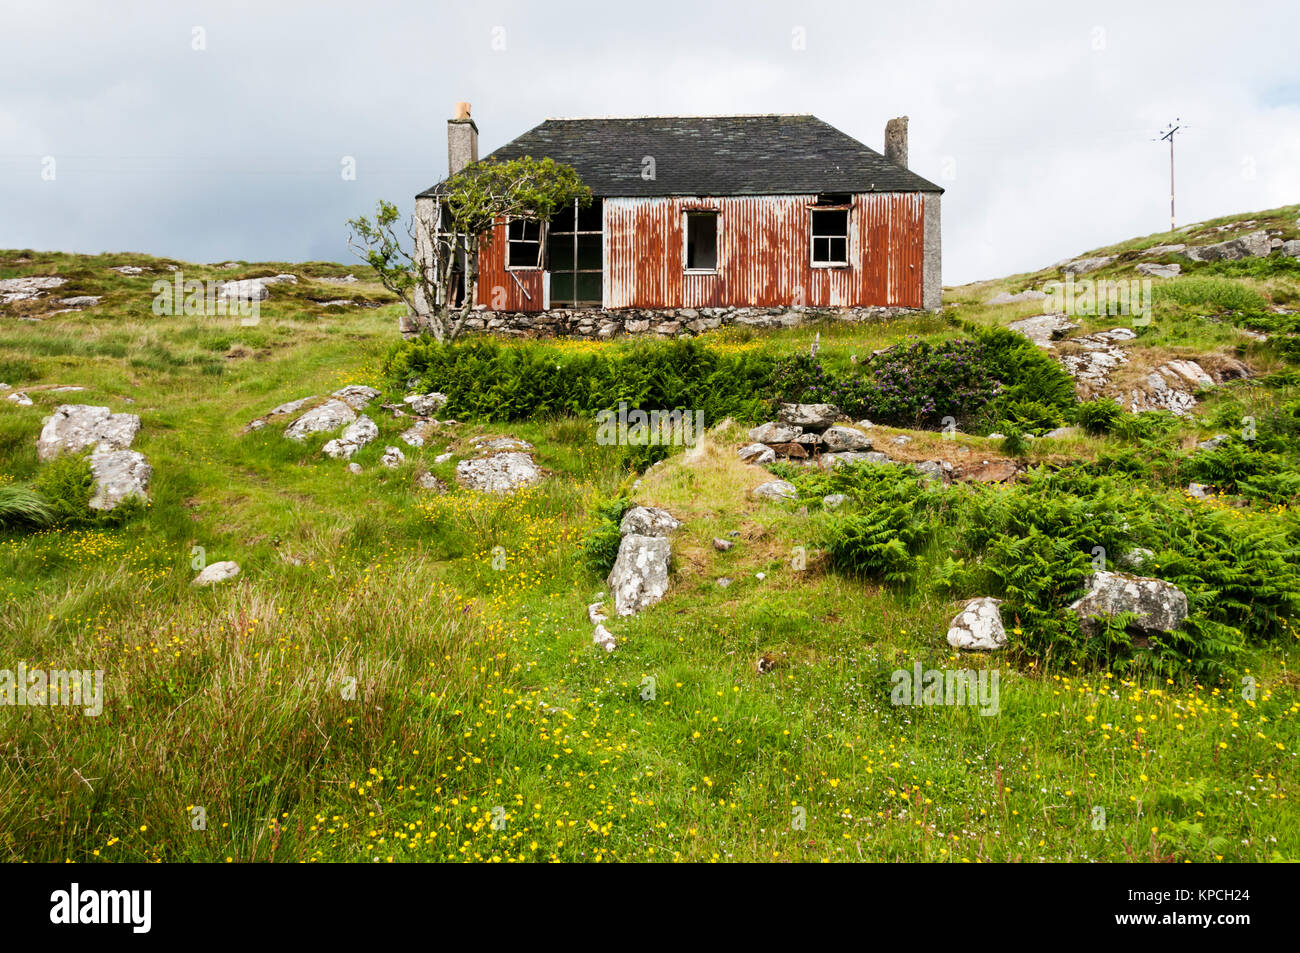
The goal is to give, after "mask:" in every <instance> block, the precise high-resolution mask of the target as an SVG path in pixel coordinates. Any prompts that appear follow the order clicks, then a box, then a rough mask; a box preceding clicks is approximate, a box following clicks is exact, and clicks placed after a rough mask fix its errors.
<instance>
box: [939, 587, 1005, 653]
mask: <svg viewBox="0 0 1300 953" xmlns="http://www.w3.org/2000/svg"><path fill="white" fill-rule="evenodd" d="M1001 604H1002V600H1001V599H994V598H991V597H989V596H984V597H982V598H979V599H971V600H970V601H969V602H967V603H966V605H965V606H963V607H962V610H961V612H959V613H957V615H956V616H954V617H953V620H952V622H951V623H949V625H948V644H949V645H951V646H952V647H953V648H955V649H967V650H969V651H982V652H989V651H993V650H995V649H1000V648H1002V647H1003V646H1004V645H1006V644H1007V630H1006V629H1005V628H1004V627H1003V625H1002V612H1001V610H1000V609H999V608H998V606H1000V605H1001Z"/></svg>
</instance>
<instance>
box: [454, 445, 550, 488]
mask: <svg viewBox="0 0 1300 953" xmlns="http://www.w3.org/2000/svg"><path fill="white" fill-rule="evenodd" d="M541 479H542V471H541V469H540V468H539V467H538V466H537V464H535V463H534V462H533V460H532V457H530V456H528V454H526V453H517V452H510V453H498V454H494V455H493V456H490V457H479V458H477V459H474V460H462V461H460V463H458V464H456V481H457V482H458V483H459V484H460V485H461V486H463V487H465V488H466V489H470V490H477V491H479V492H482V493H514V492H515V491H516V490H520V489H523V488H524V487H528V486H533V485H534V484H536V483H540V482H541Z"/></svg>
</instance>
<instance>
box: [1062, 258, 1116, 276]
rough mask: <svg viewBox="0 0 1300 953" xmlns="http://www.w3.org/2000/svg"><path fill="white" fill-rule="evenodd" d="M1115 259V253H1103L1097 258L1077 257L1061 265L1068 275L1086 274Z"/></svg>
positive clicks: (1063, 271) (1103, 266) (1064, 272)
mask: <svg viewBox="0 0 1300 953" xmlns="http://www.w3.org/2000/svg"><path fill="white" fill-rule="evenodd" d="M1114 260H1115V256H1114V255H1101V256H1099V257H1097V258H1076V259H1075V260H1074V261H1067V262H1066V263H1065V264H1064V265H1062V266H1061V272H1062V273H1063V274H1067V275H1086V274H1088V272H1090V271H1096V270H1097V269H1098V268H1105V267H1106V266H1107V265H1109V264H1110V263H1111V262H1112V261H1114Z"/></svg>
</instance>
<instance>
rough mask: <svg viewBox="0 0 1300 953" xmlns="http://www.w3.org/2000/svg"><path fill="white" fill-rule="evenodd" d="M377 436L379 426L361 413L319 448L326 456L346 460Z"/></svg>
mask: <svg viewBox="0 0 1300 953" xmlns="http://www.w3.org/2000/svg"><path fill="white" fill-rule="evenodd" d="M378 436H379V427H378V426H377V425H376V424H375V422H374V421H373V420H371V419H370V418H369V417H367V416H366V415H365V414H362V415H361V416H360V417H358V418H357V419H356V420H354V421H353V422H352V423H350V424H348V426H347V428H346V429H345V430H344V431H343V433H342V434H341V435H340V436H339V437H338V438H337V439H335V440H331V441H330V442H329V443H327V444H325V446H324V447H322V448H321V450H322V452H323V453H324V454H325V455H326V456H327V457H333V458H334V459H336V460H339V459H343V460H346V459H348V458H349V457H351V456H352V455H353V454H355V453H356V452H357V451H358V450H360V449H361V448H362V447H364V446H365V445H366V444H368V443H370V442H371V441H372V440H374V439H375V438H376V437H378Z"/></svg>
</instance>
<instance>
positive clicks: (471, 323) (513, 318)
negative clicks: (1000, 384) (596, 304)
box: [465, 307, 924, 340]
mask: <svg viewBox="0 0 1300 953" xmlns="http://www.w3.org/2000/svg"><path fill="white" fill-rule="evenodd" d="M923 313H924V312H923V311H920V310H917V309H915V308H808V307H783V308H655V309H646V308H620V309H618V310H614V311H606V310H604V309H601V308H589V309H583V310H564V309H555V310H551V311H532V312H519V311H515V312H505V311H474V312H473V313H472V314H471V316H470V317H469V319H468V320H467V321H466V322H465V331H466V332H467V333H486V334H501V335H511V336H517V337H539V338H578V339H593V340H609V339H611V338H616V337H622V336H624V335H645V336H654V337H660V338H669V337H691V336H694V335H696V334H703V333H704V332H706V331H714V330H717V329H718V328H723V327H729V326H732V325H735V326H738V327H749V328H792V327H798V326H799V325H801V324H807V323H810V322H815V321H825V320H831V321H848V322H863V321H884V320H888V319H890V318H894V317H898V316H899V315H903V314H923Z"/></svg>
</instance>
